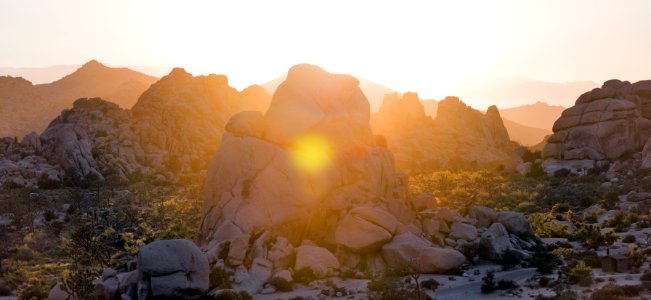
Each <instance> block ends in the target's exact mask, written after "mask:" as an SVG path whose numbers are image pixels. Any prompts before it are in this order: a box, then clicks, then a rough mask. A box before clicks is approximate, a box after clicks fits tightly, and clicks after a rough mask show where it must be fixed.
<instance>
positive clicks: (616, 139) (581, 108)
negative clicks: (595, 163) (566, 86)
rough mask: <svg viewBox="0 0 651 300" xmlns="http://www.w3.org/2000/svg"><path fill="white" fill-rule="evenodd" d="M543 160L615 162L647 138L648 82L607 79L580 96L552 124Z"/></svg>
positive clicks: (650, 130)
mask: <svg viewBox="0 0 651 300" xmlns="http://www.w3.org/2000/svg"><path fill="white" fill-rule="evenodd" d="M553 130H554V134H553V135H552V136H551V137H550V138H549V140H548V143H547V145H546V146H545V148H544V149H543V152H542V154H543V157H544V158H550V159H557V160H609V161H614V160H618V159H620V158H622V157H624V156H626V155H628V154H632V153H634V152H638V151H641V150H642V148H643V146H644V144H645V143H646V142H647V140H648V139H649V137H651V81H639V82H636V83H634V84H631V83H629V82H628V81H619V80H609V81H606V82H605V83H604V84H603V86H602V87H601V88H596V89H594V90H592V91H590V92H587V93H585V94H583V95H581V96H580V97H579V98H578V99H577V101H576V104H575V105H574V106H572V107H570V108H568V109H566V110H565V111H563V114H562V115H561V117H560V118H559V119H558V120H557V121H556V122H555V123H554V128H553Z"/></svg>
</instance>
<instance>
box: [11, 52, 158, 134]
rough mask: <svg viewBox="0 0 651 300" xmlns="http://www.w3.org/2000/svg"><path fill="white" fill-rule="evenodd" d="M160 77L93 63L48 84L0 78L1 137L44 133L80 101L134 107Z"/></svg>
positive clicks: (93, 61)
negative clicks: (49, 124) (48, 126)
mask: <svg viewBox="0 0 651 300" xmlns="http://www.w3.org/2000/svg"><path fill="white" fill-rule="evenodd" d="M156 80H157V78H155V77H152V76H148V75H145V74H142V73H139V72H135V71H132V70H130V69H127V68H109V67H106V66H104V65H102V64H101V63H99V62H97V61H95V60H92V61H90V62H88V63H86V64H84V65H83V66H81V67H80V68H79V69H77V70H76V71H75V72H73V73H72V74H70V75H68V76H65V77H63V78H61V79H59V80H57V81H55V82H52V83H48V84H37V85H33V84H32V83H30V82H29V81H27V80H24V79H22V78H14V77H8V76H5V77H0V108H1V109H0V136H16V137H19V138H21V137H22V136H24V135H26V134H28V133H30V132H32V131H34V132H42V131H43V130H44V129H45V128H46V127H47V125H48V122H49V121H50V120H52V119H53V118H55V117H56V116H57V114H59V112H61V110H63V109H66V108H70V106H71V105H72V102H73V101H74V100H76V99H79V98H87V97H101V98H102V99H106V100H108V101H111V102H114V103H117V104H118V105H119V106H121V107H123V108H131V107H132V106H133V105H134V104H135V103H136V101H137V100H138V97H140V95H141V94H142V92H144V91H145V90H146V89H147V88H149V86H150V85H151V84H152V83H154V82H155V81H156Z"/></svg>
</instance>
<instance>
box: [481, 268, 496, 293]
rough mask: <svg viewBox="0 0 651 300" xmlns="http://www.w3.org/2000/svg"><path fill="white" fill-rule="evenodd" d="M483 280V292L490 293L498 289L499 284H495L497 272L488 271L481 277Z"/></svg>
mask: <svg viewBox="0 0 651 300" xmlns="http://www.w3.org/2000/svg"><path fill="white" fill-rule="evenodd" d="M481 281H482V284H481V292H482V293H484V294H490V293H492V292H494V291H495V290H496V289H497V285H496V284H495V274H494V273H493V272H488V273H486V275H485V276H484V277H483V278H482V279H481Z"/></svg>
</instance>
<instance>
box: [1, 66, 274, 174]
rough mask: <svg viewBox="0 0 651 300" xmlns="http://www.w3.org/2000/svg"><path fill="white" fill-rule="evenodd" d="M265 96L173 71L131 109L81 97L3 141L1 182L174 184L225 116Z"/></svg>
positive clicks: (193, 169)
mask: <svg viewBox="0 0 651 300" xmlns="http://www.w3.org/2000/svg"><path fill="white" fill-rule="evenodd" d="M269 98H270V96H269V95H268V94H266V93H265V92H264V91H263V90H261V88H260V87H255V86H252V87H250V88H247V89H245V91H243V92H242V93H239V92H237V90H235V89H233V88H232V87H230V86H228V80H227V79H226V77H225V76H218V75H208V76H198V77H193V76H192V75H191V74H189V73H187V72H185V71H184V70H182V69H175V70H173V71H172V72H171V73H170V75H168V76H165V77H163V79H161V80H160V81H159V82H157V83H156V84H154V85H152V86H151V88H149V89H148V90H147V91H146V92H145V93H144V94H143V95H142V97H141V98H140V99H139V101H138V103H137V104H136V106H135V107H134V108H133V109H132V110H128V109H122V108H120V107H119V106H118V105H116V104H114V103H111V102H108V101H105V100H102V99H99V98H91V99H85V98H84V99H78V100H77V101H75V102H74V103H73V106H72V108H70V109H66V110H64V111H63V112H62V113H61V115H60V116H58V117H57V118H55V119H54V120H53V121H52V122H51V123H50V125H49V126H48V128H47V129H46V130H45V131H44V132H43V133H42V134H41V135H38V134H36V133H32V134H29V135H27V136H25V138H24V139H23V140H22V141H21V142H20V143H18V142H17V141H16V139H13V138H11V139H10V138H7V139H3V140H2V141H3V143H0V184H2V185H4V186H9V187H14V186H15V187H20V186H36V185H38V186H42V187H55V186H60V185H61V184H79V183H83V182H90V181H94V180H109V181H111V182H112V183H116V182H125V181H127V180H129V179H131V178H139V176H147V177H149V178H153V179H156V180H166V181H172V182H173V181H176V180H178V178H180V177H182V176H188V175H192V174H200V173H201V172H204V171H205V170H206V169H207V168H208V163H209V161H210V157H211V156H212V155H213V154H214V152H215V151H216V149H217V147H218V146H219V142H220V140H221V137H222V134H223V132H224V130H225V129H224V127H225V126H226V122H227V120H228V119H229V118H230V117H231V116H232V115H233V114H235V113H237V112H239V111H242V110H250V109H259V108H264V107H265V103H268V102H269ZM249 113H253V114H255V113H256V112H253V111H251V112H249ZM258 113H259V112H258ZM245 115H246V114H245ZM235 123H237V122H235ZM231 130H233V131H237V130H244V129H241V128H239V129H238V128H231Z"/></svg>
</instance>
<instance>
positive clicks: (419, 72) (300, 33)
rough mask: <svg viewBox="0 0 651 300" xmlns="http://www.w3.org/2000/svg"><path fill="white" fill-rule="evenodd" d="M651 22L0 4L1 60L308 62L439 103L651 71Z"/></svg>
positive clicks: (644, 8)
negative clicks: (519, 83) (498, 83)
mask: <svg viewBox="0 0 651 300" xmlns="http://www.w3.org/2000/svg"><path fill="white" fill-rule="evenodd" d="M650 19H651V2H648V1H628V2H625V3H620V2H614V1H571V2H568V1H536V2H534V1H454V2H451V1H399V2H398V1H394V2H391V1H228V2H226V1H188V2H183V5H179V2H173V1H110V2H109V1H106V2H98V1H81V0H79V1H75V0H70V1H33V0H28V1H0V36H2V41H3V47H1V48H0V66H1V67H44V66H51V65H61V64H82V63H84V62H86V61H88V60H90V59H97V60H99V61H101V62H103V63H107V64H111V65H123V66H156V67H175V66H179V67H183V68H185V69H186V70H188V71H189V72H192V73H194V74H207V73H217V74H225V75H227V76H228V77H229V80H230V83H231V84H232V85H234V86H235V87H237V88H239V89H241V88H244V87H246V86H248V85H250V84H254V83H264V82H266V81H269V80H271V79H274V78H276V77H278V76H280V75H281V74H282V72H284V70H286V69H287V68H288V67H290V66H292V65H294V64H297V63H302V62H308V63H313V64H317V65H320V66H322V67H324V68H326V69H327V70H329V71H332V72H342V73H350V74H353V75H355V76H359V77H361V78H365V79H368V80H372V81H375V82H378V83H381V84H383V85H386V86H388V87H390V88H392V89H395V90H398V91H416V92H418V93H419V94H420V95H421V97H423V98H436V99H440V98H442V97H444V96H446V95H451V94H459V93H461V94H463V91H465V89H466V88H467V87H466V86H464V84H465V83H466V82H468V81H471V80H477V79H492V78H501V77H510V76H516V75H521V76H525V77H528V78H533V79H537V80H542V81H549V82H568V81H593V82H595V83H597V84H601V83H602V82H603V81H605V80H608V79H611V78H620V79H622V80H629V81H637V80H641V79H643V78H648V77H650V75H651V74H649V73H651V71H649V70H651V60H649V59H648V53H651V39H649V38H648V34H646V33H645V32H644V30H646V29H647V28H648V26H649V20H650ZM460 91H461V92H460ZM488 100H490V101H492V102H495V103H497V104H498V105H501V106H502V107H508V106H509V103H504V101H502V102H500V100H499V99H487V101H488ZM527 100H530V101H529V102H533V100H536V99H527ZM470 103H471V104H472V105H475V106H477V107H480V108H485V107H487V106H488V105H490V104H493V103H488V102H485V101H479V100H475V101H474V102H473V101H470ZM569 104H571V103H564V105H566V106H567V105H569Z"/></svg>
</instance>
